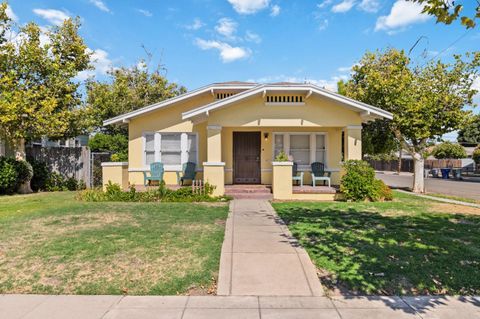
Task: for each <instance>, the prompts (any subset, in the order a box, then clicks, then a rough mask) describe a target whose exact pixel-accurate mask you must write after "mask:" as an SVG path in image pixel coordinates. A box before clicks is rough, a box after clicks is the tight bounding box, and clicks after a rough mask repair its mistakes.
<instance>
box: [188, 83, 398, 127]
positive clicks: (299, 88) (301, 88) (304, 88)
mask: <svg viewBox="0 0 480 319" xmlns="http://www.w3.org/2000/svg"><path fill="white" fill-rule="evenodd" d="M264 91H283V92H292V91H293V92H308V93H310V91H312V93H316V94H318V95H321V96H324V97H327V98H329V99H332V100H335V101H337V102H340V103H342V104H344V105H347V106H350V107H353V108H355V109H356V110H357V111H358V112H362V111H368V112H371V114H372V116H377V117H382V118H386V119H393V114H392V113H390V112H387V111H385V110H382V109H380V108H378V107H375V106H372V105H368V104H366V103H363V102H359V101H356V100H353V99H351V98H348V97H346V96H343V95H340V94H337V93H335V92H332V91H329V90H326V89H323V88H320V87H318V86H316V85H313V84H295V85H268V84H263V85H258V86H254V87H251V88H250V89H248V90H246V91H244V92H241V93H238V94H235V95H233V96H230V97H228V98H225V99H223V100H219V101H215V102H213V103H210V104H207V105H204V106H201V107H198V108H196V109H193V110H190V111H187V112H184V113H182V119H184V120H186V119H191V118H193V117H195V116H198V115H201V114H208V112H209V111H212V110H216V109H219V108H222V107H225V106H228V105H229V104H232V103H235V102H238V101H240V100H243V99H245V98H247V97H251V96H254V95H256V94H260V93H261V94H263V92H264Z"/></svg>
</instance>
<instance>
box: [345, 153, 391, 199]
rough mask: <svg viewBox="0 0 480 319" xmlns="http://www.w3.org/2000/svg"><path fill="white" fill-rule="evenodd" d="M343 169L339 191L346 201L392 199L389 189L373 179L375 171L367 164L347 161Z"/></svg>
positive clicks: (358, 161)
mask: <svg viewBox="0 0 480 319" xmlns="http://www.w3.org/2000/svg"><path fill="white" fill-rule="evenodd" d="M343 167H344V169H345V174H344V175H343V176H342V180H341V183H340V191H341V192H342V193H343V196H344V197H345V199H346V200H347V201H364V200H371V201H382V200H391V199H392V197H393V195H392V192H391V190H390V188H389V187H388V186H387V185H385V183H383V182H382V181H380V180H377V179H375V171H374V170H373V168H372V167H371V166H370V165H369V164H368V163H367V162H365V161H360V160H349V161H346V162H345V163H344V165H343Z"/></svg>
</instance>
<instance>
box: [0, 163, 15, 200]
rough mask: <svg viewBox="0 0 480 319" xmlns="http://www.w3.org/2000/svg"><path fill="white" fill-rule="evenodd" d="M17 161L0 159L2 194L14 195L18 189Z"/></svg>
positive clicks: (0, 187)
mask: <svg viewBox="0 0 480 319" xmlns="http://www.w3.org/2000/svg"><path fill="white" fill-rule="evenodd" d="M15 162H16V161H15V159H13V158H7V157H0V194H13V193H14V192H15V191H16V188H17V185H18V183H17V179H18V171H17V167H16V163H15Z"/></svg>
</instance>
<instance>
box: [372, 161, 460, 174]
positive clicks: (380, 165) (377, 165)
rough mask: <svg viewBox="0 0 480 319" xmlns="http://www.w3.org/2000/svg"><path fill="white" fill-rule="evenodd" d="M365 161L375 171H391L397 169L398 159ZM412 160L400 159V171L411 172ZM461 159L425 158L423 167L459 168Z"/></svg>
mask: <svg viewBox="0 0 480 319" xmlns="http://www.w3.org/2000/svg"><path fill="white" fill-rule="evenodd" d="M367 162H368V163H369V164H370V165H371V166H372V167H373V169H374V170H376V171H392V172H395V171H397V169H398V160H391V161H382V160H367ZM413 166H414V164H413V160H412V159H409V158H403V159H402V169H401V171H402V172H410V173H413ZM461 167H462V160H459V159H442V160H438V159H435V160H425V169H432V168H461Z"/></svg>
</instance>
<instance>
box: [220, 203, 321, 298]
mask: <svg viewBox="0 0 480 319" xmlns="http://www.w3.org/2000/svg"><path fill="white" fill-rule="evenodd" d="M217 293H218V295H235V296H252V295H254V296H322V295H323V294H324V292H323V289H322V286H321V285H320V281H319V280H318V276H317V274H316V269H315V267H314V265H313V263H312V261H311V260H310V257H309V256H308V254H307V252H306V251H305V250H304V249H303V248H302V247H300V246H299V245H298V243H297V241H296V240H295V239H294V238H293V237H292V236H291V234H290V232H289V231H288V229H287V227H286V226H285V225H284V224H283V222H282V221H281V220H280V219H279V217H278V216H277V214H276V213H275V211H274V210H273V208H272V206H271V205H270V203H269V202H268V201H266V200H248V199H239V200H234V201H232V202H231V207H230V214H229V217H228V219H227V224H226V229H225V239H224V243H223V247H222V256H221V261H220V273H219V279H218V292H217Z"/></svg>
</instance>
